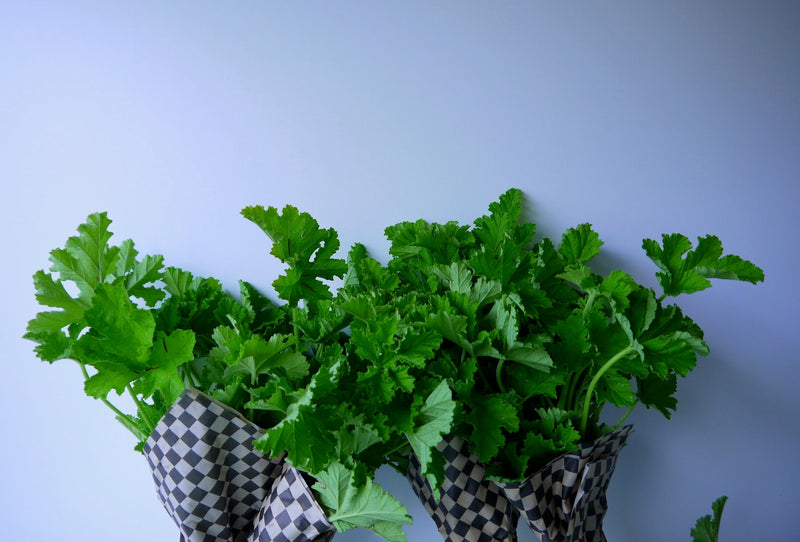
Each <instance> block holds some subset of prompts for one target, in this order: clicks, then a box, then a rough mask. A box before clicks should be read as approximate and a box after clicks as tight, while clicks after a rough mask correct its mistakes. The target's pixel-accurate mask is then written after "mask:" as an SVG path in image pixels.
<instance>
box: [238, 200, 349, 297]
mask: <svg viewBox="0 0 800 542" xmlns="http://www.w3.org/2000/svg"><path fill="white" fill-rule="evenodd" d="M242 215H243V216H244V217H245V218H247V219H248V220H250V221H251V222H253V223H254V224H256V225H257V226H258V227H259V228H261V230H262V231H263V232H264V233H266V234H267V235H268V236H269V238H270V239H271V240H272V242H273V246H272V250H271V251H270V253H271V254H272V255H273V256H275V257H277V258H278V259H279V260H281V261H282V262H283V263H286V264H288V265H289V269H287V271H286V274H285V275H282V276H280V277H278V278H277V279H276V280H275V281H274V282H273V286H274V287H275V290H276V291H277V292H278V296H279V297H280V298H281V299H285V300H286V301H288V302H289V304H290V305H291V306H297V304H298V302H299V301H300V300H301V299H305V300H308V301H317V300H321V299H328V298H330V297H331V292H330V289H329V287H328V286H327V285H326V284H324V283H322V282H321V280H320V279H322V280H328V281H329V280H332V279H333V278H335V277H343V276H344V274H345V273H346V272H347V263H346V262H345V261H344V260H341V259H337V258H332V256H333V254H334V253H335V252H336V251H337V250H338V249H339V237H338V235H337V234H336V231H334V230H333V228H330V229H321V228H320V227H319V224H318V223H317V221H316V220H314V218H313V217H311V215H309V214H308V213H300V212H299V211H298V210H297V208H296V207H293V206H291V205H287V206H285V207H284V208H283V212H282V213H278V210H277V209H275V208H274V207H269V208H267V209H265V208H264V207H262V206H260V205H258V206H251V207H246V208H244V209H242Z"/></svg>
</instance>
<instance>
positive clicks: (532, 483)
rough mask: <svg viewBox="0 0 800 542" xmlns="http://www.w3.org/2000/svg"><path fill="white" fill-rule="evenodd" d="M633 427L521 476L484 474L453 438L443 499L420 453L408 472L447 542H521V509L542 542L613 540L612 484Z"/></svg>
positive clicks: (447, 444) (443, 447)
mask: <svg viewBox="0 0 800 542" xmlns="http://www.w3.org/2000/svg"><path fill="white" fill-rule="evenodd" d="M631 430H632V426H625V427H621V428H619V429H617V430H615V431H613V432H611V433H608V434H607V435H604V436H602V437H600V438H599V439H597V440H596V441H594V442H591V443H588V444H585V445H583V446H581V448H580V449H579V450H578V451H577V452H574V453H568V454H564V455H562V456H560V457H558V458H556V459H554V460H553V461H551V462H550V463H548V464H547V465H546V466H545V467H544V468H543V469H542V470H540V471H539V472H537V473H536V474H534V475H533V476H531V477H530V478H527V479H526V480H523V481H520V482H495V481H492V480H489V479H486V478H484V474H485V471H484V468H483V467H482V466H481V465H480V464H479V463H478V461H477V458H476V457H475V456H474V455H470V454H469V451H468V450H467V448H466V443H465V442H464V441H463V440H462V439H460V438H458V437H447V438H445V439H444V440H443V441H442V443H441V444H440V445H439V446H438V449H439V451H441V452H442V453H443V454H444V457H445V462H446V467H445V480H444V483H443V484H442V488H441V498H440V499H439V500H438V501H437V500H436V499H435V498H434V496H433V492H432V491H431V488H430V486H429V484H428V482H427V480H425V479H424V478H423V477H422V476H420V465H419V461H418V460H417V459H416V457H414V455H413V454H412V456H411V459H410V464H409V469H408V472H407V477H408V480H409V482H410V483H411V487H412V489H413V490H414V492H415V493H416V494H417V497H419V499H420V500H421V501H422V504H423V505H424V506H425V509H426V510H427V512H428V513H429V514H430V515H431V517H432V518H433V520H434V522H435V523H436V526H437V527H438V528H439V532H440V533H441V534H442V536H443V537H444V540H445V542H493V541H495V540H503V541H505V542H515V541H516V539H517V536H516V526H517V522H518V520H519V518H520V516H522V517H524V518H525V519H526V521H527V523H528V525H529V526H530V527H531V528H532V529H533V532H534V534H535V535H537V536H538V537H539V539H540V540H541V541H542V542H606V539H605V535H604V534H603V517H604V516H605V513H606V509H607V504H606V490H607V489H608V484H609V482H610V480H611V475H612V474H613V472H614V467H615V466H616V461H617V456H618V454H619V451H620V450H621V449H622V447H623V446H624V445H625V441H626V440H627V438H628V435H629V434H630V432H631Z"/></svg>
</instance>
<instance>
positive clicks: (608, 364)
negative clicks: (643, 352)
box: [580, 346, 633, 434]
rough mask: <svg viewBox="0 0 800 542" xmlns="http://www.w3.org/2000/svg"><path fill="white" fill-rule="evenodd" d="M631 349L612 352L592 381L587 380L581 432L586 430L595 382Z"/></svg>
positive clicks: (626, 348) (628, 347)
mask: <svg viewBox="0 0 800 542" xmlns="http://www.w3.org/2000/svg"><path fill="white" fill-rule="evenodd" d="M632 350H633V347H632V346H626V347H625V348H623V349H622V350H620V351H619V352H617V353H616V354H614V356H612V357H611V359H609V360H608V361H607V362H605V364H604V365H603V366H602V367H600V370H599V371H597V374H595V375H594V378H592V381H591V382H589V388H588V389H587V390H586V399H585V400H584V402H583V414H582V416H581V428H580V432H581V434H584V433H585V432H586V422H587V421H588V419H589V407H590V406H591V404H592V396H593V395H594V388H595V387H596V386H597V383H598V382H599V381H600V378H602V376H603V375H604V374H606V372H607V371H608V370H609V369H611V367H613V366H614V364H615V363H617V362H618V361H619V360H621V359H622V358H624V357H625V356H627V355H628V354H629V353H630V352H631V351H632Z"/></svg>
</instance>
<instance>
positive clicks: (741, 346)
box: [0, 1, 800, 542]
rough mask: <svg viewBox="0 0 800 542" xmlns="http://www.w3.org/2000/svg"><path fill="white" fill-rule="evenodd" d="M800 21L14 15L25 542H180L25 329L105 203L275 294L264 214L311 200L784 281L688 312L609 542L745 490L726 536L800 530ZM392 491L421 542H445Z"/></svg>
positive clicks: (98, 11)
mask: <svg viewBox="0 0 800 542" xmlns="http://www.w3.org/2000/svg"><path fill="white" fill-rule="evenodd" d="M798 28H800V9H799V8H798V4H797V3H796V2H774V1H761V2H744V1H728V2H688V1H678V2H658V3H653V2H634V1H629V2H624V1H606V2H595V1H587V2H553V3H544V2H520V1H502V2H488V1H487V2H470V1H464V2H454V1H453V2H295V3H288V2H246V1H242V2H234V3H223V2H97V3H88V2H33V1H32V2H13V1H11V2H9V1H5V2H2V3H0V179H2V182H3V187H4V188H3V190H2V193H3V196H2V202H1V203H0V231H2V238H1V240H2V249H3V250H2V255H3V260H2V270H0V274H1V275H0V277H1V278H2V285H3V286H4V295H3V303H2V307H3V311H2V316H0V318H1V319H2V320H1V321H0V324H1V325H0V333H2V335H0V337H1V339H0V344H2V347H3V349H4V356H3V357H4V361H3V369H4V370H3V372H2V377H0V378H1V379H0V382H2V393H1V394H0V403H1V405H0V406H1V407H2V408H0V413H2V414H0V415H1V416H2V420H1V421H2V428H3V437H4V438H3V444H2V446H0V469H2V470H1V471H0V473H1V474H2V485H3V491H2V496H1V497H0V499H2V502H1V503H0V504H1V505H0V538H2V539H3V540H8V541H14V542H18V541H20V542H22V541H38V540H58V541H82V542H85V541H89V542H91V541H109V540H113V541H116V542H122V541H141V540H148V541H175V540H177V530H176V529H175V527H174V525H173V524H172V523H171V520H170V519H169V518H168V516H167V515H166V513H165V512H164V510H163V509H162V508H161V505H160V504H159V503H158V501H157V498H156V496H155V492H154V487H153V484H152V480H151V479H150V475H149V473H148V471H147V467H146V464H145V462H144V460H143V458H142V457H141V456H138V455H137V454H135V453H134V452H132V450H131V446H132V444H133V443H132V440H131V438H130V437H129V436H128V434H127V433H126V431H125V430H124V429H123V428H122V427H121V426H119V425H118V424H117V422H116V421H115V420H114V419H113V417H112V416H111V414H110V413H109V412H108V411H107V410H106V409H105V408H104V407H103V406H102V405H101V404H99V403H96V402H94V401H92V400H91V399H88V398H86V397H85V396H83V393H82V389H81V375H80V371H79V370H78V368H77V367H76V366H75V365H74V364H71V363H69V362H62V363H59V364H56V365H53V366H48V365H47V364H44V363H42V362H39V361H38V360H37V359H36V358H35V356H34V355H33V353H32V346H33V345H32V344H31V343H29V342H27V341H23V340H22V339H20V336H21V335H22V334H23V332H24V327H25V324H26V322H27V320H28V319H30V318H31V317H32V316H33V315H34V314H35V313H36V312H37V310H38V306H37V305H36V303H35V301H34V298H33V288H32V283H31V275H32V274H33V272H34V271H35V270H37V269H40V268H43V267H46V266H48V261H47V257H48V253H49V251H50V250H51V249H52V248H55V247H57V246H62V244H63V242H64V240H65V239H66V237H68V236H69V235H71V234H72V233H73V232H74V229H75V227H76V226H77V225H78V224H79V223H81V222H82V221H83V220H84V219H85V217H86V215H88V214H89V213H91V212H94V211H100V210H105V211H108V213H109V215H110V217H111V218H112V219H113V220H114V224H113V226H112V229H113V231H115V232H116V236H115V240H116V241H117V242H119V241H121V240H122V239H125V238H128V237H131V238H133V239H134V240H135V241H136V243H137V247H138V248H139V249H140V251H141V252H143V253H161V254H164V255H165V256H166V258H167V262H168V264H170V265H177V266H181V267H185V268H188V269H190V270H193V271H195V272H196V273H199V274H205V275H213V276H216V277H218V278H219V279H221V280H222V281H223V283H224V284H226V285H227V286H229V287H230V288H234V287H235V285H236V280H237V279H239V278H244V279H247V280H250V281H252V282H254V283H256V284H257V285H259V286H261V287H262V288H264V289H267V290H269V288H270V283H271V281H272V280H273V279H274V278H275V277H276V276H277V274H278V273H279V272H280V268H279V267H278V266H277V265H276V263H277V262H275V261H273V259H272V257H271V256H269V254H268V253H267V251H268V250H269V244H268V240H267V239H266V238H265V237H264V236H263V235H262V234H261V233H260V232H259V231H258V230H257V228H255V227H253V226H252V224H250V223H249V222H247V221H246V220H244V219H243V218H242V217H240V216H239V210H240V209H241V208H242V207H244V206H246V205H250V204H263V205H274V206H278V207H281V206H283V205H284V204H286V203H292V204H294V205H296V206H298V207H300V208H301V209H302V210H305V211H308V212H310V213H311V214H312V215H313V216H315V217H316V218H317V219H318V220H319V221H320V223H321V224H322V225H324V226H333V227H335V228H336V229H337V230H338V231H339V232H340V236H341V239H342V245H343V247H349V246H350V245H351V244H352V243H353V242H355V241H361V242H364V243H365V244H366V245H367V246H368V248H369V249H370V250H371V251H372V252H373V254H374V255H376V256H377V257H378V258H379V259H381V258H383V259H385V256H386V249H387V243H386V242H385V240H384V238H383V235H382V232H383V228H384V227H385V226H388V225H390V224H393V223H395V222H397V221H400V220H406V219H416V218H425V219H428V220H436V221H445V220H450V219H455V220H460V221H462V222H467V223H469V222H471V221H472V220H473V219H474V218H475V217H477V216H479V215H480V214H483V213H484V212H485V211H486V207H487V206H488V204H489V203H490V202H491V201H493V200H494V199H496V198H497V196H498V195H499V194H500V193H501V192H503V191H504V190H505V189H507V188H509V187H512V186H515V187H519V188H521V189H522V190H523V191H524V192H525V194H526V195H527V197H528V204H529V212H530V214H529V216H530V217H531V218H532V219H533V220H534V221H535V222H537V223H538V224H539V231H540V233H542V234H545V235H548V236H558V235H560V233H561V232H562V231H563V230H564V229H565V228H567V227H570V226H573V225H576V224H578V223H580V222H591V223H592V224H593V225H594V226H595V229H596V230H597V231H598V232H599V233H600V235H601V237H602V239H604V241H605V247H604V248H605V250H606V255H605V256H603V257H602V258H601V259H600V261H599V262H598V265H599V268H601V270H609V269H611V268H614V267H618V266H621V267H624V268H625V269H627V270H629V271H630V272H632V273H633V274H634V275H635V276H636V277H637V278H638V279H639V280H640V281H643V282H646V283H648V284H652V283H653V278H652V277H653V272H654V268H653V266H652V264H651V263H650V262H649V260H647V259H646V258H645V256H644V254H643V251H642V250H641V248H640V246H641V240H642V238H644V237H657V236H659V235H660V234H661V233H664V232H682V233H684V234H686V235H688V236H690V237H692V238H695V237H696V236H698V235H703V234H706V233H713V234H717V235H719V236H720V237H721V239H722V240H723V242H724V244H725V248H726V250H728V251H730V252H734V253H738V254H740V255H742V256H744V257H746V258H748V259H751V260H753V261H754V262H756V263H758V264H759V265H761V266H762V267H763V268H764V269H765V271H766V275H767V282H766V283H764V284H762V285H759V286H752V285H749V284H739V283H736V284H730V283H717V285H716V286H715V287H714V288H712V289H711V290H709V291H706V292H702V293H699V294H696V295H694V296H691V297H687V298H685V299H683V300H681V304H682V306H683V307H684V308H685V310H686V311H687V312H688V313H689V314H690V315H691V316H692V317H693V318H694V319H695V320H696V321H697V322H698V323H699V324H700V325H701V326H702V327H703V328H704V329H705V331H706V338H707V340H708V342H709V344H710V345H711V348H712V353H711V355H710V356H709V357H707V358H704V359H702V360H701V364H700V365H699V367H698V368H697V369H696V370H695V371H694V372H693V373H691V374H690V375H689V377H688V378H686V379H684V380H683V381H682V382H681V385H680V392H679V405H678V410H677V413H676V414H675V415H674V416H673V419H672V420H671V421H667V420H665V419H664V418H662V417H661V416H660V415H659V414H657V413H654V412H650V411H646V410H640V411H637V412H636V413H635V414H634V415H633V416H632V421H633V423H634V424H635V426H636V432H635V433H634V435H633V436H632V438H631V440H630V445H629V446H628V447H627V448H626V449H625V450H624V451H623V452H622V456H621V459H620V463H619V466H618V468H617V472H616V474H615V477H614V479H613V480H612V485H611V489H610V494H609V502H610V511H609V513H608V515H607V519H606V526H607V528H606V532H607V535H608V538H609V540H610V541H611V542H647V541H650V542H662V541H663V542H673V541H676V540H688V539H689V529H690V527H691V526H692V525H693V524H694V521H695V519H696V518H697V517H699V516H700V515H703V514H706V513H708V512H709V511H710V504H711V502H712V501H713V500H714V499H715V498H716V497H718V496H719V495H723V494H725V495H728V496H729V498H730V500H729V503H728V507H727V509H726V513H725V518H724V520H723V530H722V539H723V540H724V541H725V542H740V541H741V542H744V541H750V540H775V541H789V540H798V532H800V514H798V510H799V509H798V498H799V497H800V467H799V466H798V462H799V461H800V400H798V395H797V390H798V384H800V378H798V377H800V368H799V365H798V361H800V360H798V351H797V346H796V342H797V341H796V338H795V337H796V336H797V328H798V323H799V320H800V319H799V318H798V307H800V296H798V288H797V285H796V279H794V278H793V277H795V276H796V274H797V272H798V268H799V267H800V259H799V258H798V248H799V247H800V235H799V234H800V229H799V228H798V222H797V220H796V213H797V208H798V203H799V202H800V197H799V196H800V188H798V180H799V179H798V177H799V176H800V84H798V76H799V75H800V38H798V35H799V34H798V31H797V29H798ZM381 481H382V482H384V483H385V485H386V486H387V488H389V489H391V490H392V491H394V492H396V494H397V495H398V496H399V497H400V498H401V499H402V500H403V501H404V502H405V503H406V504H407V505H408V506H409V508H410V510H411V512H412V514H414V515H415V517H416V518H417V521H416V523H415V525H414V526H413V527H410V528H408V529H407V533H408V535H409V539H410V540H412V541H435V540H439V539H440V538H439V537H438V534H437V533H436V530H435V528H434V526H433V523H432V521H431V520H430V519H429V518H427V517H426V516H425V514H424V511H423V510H422V508H421V507H420V506H419V505H418V504H417V503H416V501H415V500H414V496H413V494H412V493H411V492H410V490H409V489H408V487H407V486H406V483H405V481H404V480H403V479H402V478H400V477H398V476H394V475H393V474H391V473H385V472H382V473H381ZM523 531H524V529H523ZM528 537H529V535H525V537H524V538H523V539H524V540H530V538H528ZM338 539H341V540H342V541H343V542H344V541H352V542H356V541H368V540H370V541H371V540H377V538H375V537H372V536H371V535H369V534H368V533H366V532H364V531H351V532H349V533H346V534H344V535H340V536H338V537H337V540H338Z"/></svg>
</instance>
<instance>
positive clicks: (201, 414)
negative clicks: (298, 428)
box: [144, 388, 335, 542]
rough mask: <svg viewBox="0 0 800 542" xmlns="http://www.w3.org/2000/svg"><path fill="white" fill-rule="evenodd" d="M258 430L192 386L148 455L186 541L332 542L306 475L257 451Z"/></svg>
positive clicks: (157, 431)
mask: <svg viewBox="0 0 800 542" xmlns="http://www.w3.org/2000/svg"><path fill="white" fill-rule="evenodd" d="M259 436H261V431H260V430H259V428H258V427H256V426H255V425H253V424H251V423H250V422H248V421H246V420H244V419H243V418H241V417H240V416H239V415H238V414H237V413H236V412H234V411H232V410H230V409H228V408H227V407H226V406H224V405H222V404H221V403H218V402H217V401H215V400H213V399H211V398H210V397H208V396H206V395H204V394H203V393H201V392H199V391H198V390H195V389H192V388H187V389H186V390H185V391H184V393H183V394H182V395H181V397H180V398H179V399H178V400H177V401H176V402H175V404H173V405H172V407H171V408H170V410H169V411H168V412H167V414H166V415H165V416H164V417H163V418H162V419H161V420H160V421H159V423H158V425H157V426H156V428H155V430H154V431H153V433H152V434H151V435H150V437H149V438H148V440H147V442H146V443H145V447H144V452H145V457H146V458H147V462H148V464H149V465H150V469H151V471H152V473H153V480H154V481H155V484H156V490H157V493H158V497H159V499H161V502H162V503H163V504H164V508H166V510H167V512H168V513H169V514H170V516H172V518H173V519H174V520H175V523H176V524H177V525H178V528H179V529H180V535H181V538H180V540H181V542H327V541H329V540H331V538H333V535H334V534H335V530H334V528H333V526H332V525H331V524H330V522H329V521H328V520H327V518H326V517H325V514H324V512H323V511H322V509H321V508H320V506H319V504H318V503H317V502H316V501H315V500H314V496H313V494H312V493H311V490H310V489H309V487H308V485H307V484H306V483H305V481H304V480H303V477H302V475H301V474H300V473H299V472H298V471H297V470H296V469H294V468H293V467H291V466H290V465H289V464H288V463H286V462H285V461H283V459H282V458H277V459H270V458H268V457H266V456H264V455H262V454H260V453H259V452H257V451H256V450H254V449H253V446H252V444H253V441H254V440H255V439H257V438H258V437H259Z"/></svg>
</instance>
